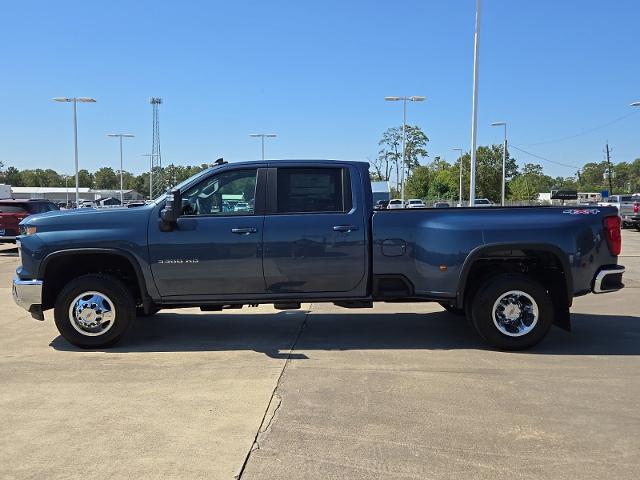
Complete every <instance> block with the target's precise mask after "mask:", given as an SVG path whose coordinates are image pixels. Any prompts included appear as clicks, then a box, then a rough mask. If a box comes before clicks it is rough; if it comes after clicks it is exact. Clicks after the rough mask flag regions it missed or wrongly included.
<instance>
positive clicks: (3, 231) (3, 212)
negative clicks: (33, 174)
mask: <svg viewBox="0 0 640 480" xmlns="http://www.w3.org/2000/svg"><path fill="white" fill-rule="evenodd" d="M52 210H60V209H59V208H58V207H57V206H56V204H55V203H53V202H50V201H49V200H41V199H34V200H12V199H7V200H0V242H15V240H16V236H17V235H19V234H20V229H19V228H18V224H19V223H20V222H21V221H22V219H23V218H25V217H28V216H29V215H34V214H36V213H44V212H50V211H52Z"/></svg>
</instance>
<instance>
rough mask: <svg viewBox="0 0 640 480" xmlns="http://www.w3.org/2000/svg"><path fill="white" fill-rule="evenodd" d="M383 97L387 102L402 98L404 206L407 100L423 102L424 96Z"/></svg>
mask: <svg viewBox="0 0 640 480" xmlns="http://www.w3.org/2000/svg"><path fill="white" fill-rule="evenodd" d="M384 99H385V100H386V101H387V102H397V101H400V100H402V102H403V105H402V177H400V190H401V199H402V206H404V176H405V168H406V167H407V164H406V159H405V155H406V143H407V134H406V129H407V101H410V102H423V101H424V97H420V96H416V95H414V96H411V97H384Z"/></svg>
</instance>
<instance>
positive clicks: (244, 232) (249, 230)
mask: <svg viewBox="0 0 640 480" xmlns="http://www.w3.org/2000/svg"><path fill="white" fill-rule="evenodd" d="M257 231H258V229H257V228H253V227H243V228H232V229H231V233H237V234H238V235H249V234H250V233H256V232H257Z"/></svg>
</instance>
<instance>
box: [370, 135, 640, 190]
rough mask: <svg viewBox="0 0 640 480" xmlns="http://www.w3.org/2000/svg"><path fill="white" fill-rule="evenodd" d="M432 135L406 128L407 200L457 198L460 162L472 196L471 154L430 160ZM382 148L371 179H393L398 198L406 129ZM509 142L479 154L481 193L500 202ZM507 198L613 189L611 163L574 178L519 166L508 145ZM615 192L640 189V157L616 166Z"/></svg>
mask: <svg viewBox="0 0 640 480" xmlns="http://www.w3.org/2000/svg"><path fill="white" fill-rule="evenodd" d="M428 141H429V138H428V137H427V135H426V134H425V133H424V132H423V131H422V130H421V129H420V127H418V126H407V127H406V150H405V164H406V168H407V172H408V176H407V179H406V185H405V197H406V198H422V199H423V200H428V201H436V200H445V199H457V198H458V196H459V189H460V165H461V164H462V195H463V200H464V199H467V200H468V198H469V180H470V178H469V172H470V164H471V155H470V154H469V153H465V154H464V155H462V156H461V157H460V158H458V159H456V160H455V161H454V162H447V161H446V160H444V159H443V158H441V157H435V158H434V159H433V160H431V161H428V152H427V148H426V147H427V143H428ZM379 146H380V150H379V152H378V155H377V157H376V158H375V159H374V160H370V162H369V163H370V164H371V167H372V168H371V179H372V180H384V181H389V182H390V183H391V190H392V196H394V197H397V196H398V195H399V190H400V183H399V182H400V176H401V173H400V171H401V164H402V127H392V128H389V129H387V130H386V131H385V132H384V133H383V135H382V138H381V139H380V141H379ZM503 152H504V147H503V145H488V146H480V147H478V150H477V153H476V158H477V160H476V170H477V172H476V197H477V198H488V199H490V200H492V201H494V202H499V201H500V199H501V196H502V194H501V191H502V159H503ZM505 171H506V188H505V190H506V197H507V199H508V200H512V201H532V200H537V198H538V193H540V192H550V191H551V190H578V191H580V192H601V191H602V190H609V164H608V163H607V162H606V161H603V162H600V163H594V162H591V163H587V164H585V165H584V166H583V167H582V168H581V169H580V170H579V171H577V172H576V174H575V175H574V176H568V177H552V176H550V175H547V174H545V173H544V168H543V167H542V166H541V165H539V164H537V163H525V164H524V165H522V166H518V164H517V162H516V159H515V158H514V157H512V156H511V153H510V152H509V150H508V149H507V161H506V169H505ZM611 172H612V173H611V184H612V185H611V186H612V187H613V188H612V193H611V192H610V193H611V194H623V193H637V192H640V158H638V159H635V160H634V161H633V162H620V163H617V164H612V165H611Z"/></svg>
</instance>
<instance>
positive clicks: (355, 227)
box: [333, 225, 358, 232]
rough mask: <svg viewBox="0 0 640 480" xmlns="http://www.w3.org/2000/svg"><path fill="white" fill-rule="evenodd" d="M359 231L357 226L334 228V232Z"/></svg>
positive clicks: (337, 226)
mask: <svg viewBox="0 0 640 480" xmlns="http://www.w3.org/2000/svg"><path fill="white" fill-rule="evenodd" d="M355 230H358V227H357V225H335V226H334V227H333V231H334V232H353V231H355Z"/></svg>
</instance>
